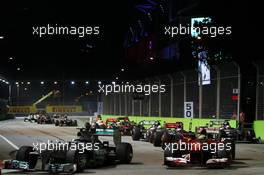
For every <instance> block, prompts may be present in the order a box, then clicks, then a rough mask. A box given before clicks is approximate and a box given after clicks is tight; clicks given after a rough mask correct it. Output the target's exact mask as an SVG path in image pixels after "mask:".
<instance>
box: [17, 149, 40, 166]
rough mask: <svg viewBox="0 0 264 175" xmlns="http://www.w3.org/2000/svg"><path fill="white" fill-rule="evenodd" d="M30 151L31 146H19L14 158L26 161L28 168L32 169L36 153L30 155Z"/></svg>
mask: <svg viewBox="0 0 264 175" xmlns="http://www.w3.org/2000/svg"><path fill="white" fill-rule="evenodd" d="M30 152H33V147H32V146H21V147H20V148H19V150H18V151H17V153H16V160H19V161H25V162H28V164H29V169H34V168H35V166H36V164H37V161H38V155H30Z"/></svg>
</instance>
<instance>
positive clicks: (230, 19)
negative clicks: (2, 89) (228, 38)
mask: <svg viewBox="0 0 264 175" xmlns="http://www.w3.org/2000/svg"><path fill="white" fill-rule="evenodd" d="M165 1H166V0H165ZM87 2H88V3H85V2H84V1H79V3H77V2H76V1H74V2H72V3H68V2H65V1H64V2H63V3H54V2H52V3H45V4H43V3H41V4H40V3H37V2H34V3H21V2H20V3H11V2H10V3H9V4H2V5H1V6H0V16H1V18H0V36H4V39H1V40H0V60H1V64H0V74H1V75H4V76H5V77H8V78H10V79H17V80H19V79H72V78H75V79H87V78H91V79H96V78H97V79H99V78H105V79H111V78H113V77H115V76H123V77H124V78H126V77H127V78H128V77H130V78H131V77H133V76H134V75H135V77H136V76H137V75H142V76H147V75H149V74H147V73H148V72H151V73H153V74H155V73H157V74H159V73H164V72H166V71H168V72H173V71H176V70H177V69H178V68H181V67H186V66H184V64H188V61H185V62H184V61H182V62H180V63H177V62H175V61H174V62H168V63H161V62H156V63H152V64H148V63H143V64H144V66H142V63H138V64H137V63H136V64H133V65H130V63H126V62H125V61H124V47H123V44H124V40H125V36H126V33H127V31H128V28H129V26H130V24H131V23H133V22H134V20H135V13H136V12H135V6H136V5H138V4H144V3H145V2H146V1H143V0H137V1H132V0H123V1H87ZM175 2H176V1H175ZM194 3H198V4H200V5H199V6H198V7H197V8H196V9H192V10H189V11H187V12H186V14H183V15H184V16H193V15H199V14H202V13H203V14H204V15H214V16H217V17H218V19H219V21H221V22H222V23H223V24H225V23H226V24H231V25H232V27H233V36H232V37H233V38H232V43H230V47H231V48H230V50H232V51H233V57H234V60H236V61H238V62H241V64H243V62H245V63H246V62H247V61H251V60H252V59H259V58H260V45H258V44H256V42H255V39H256V38H258V36H259V35H260V33H259V32H260V29H259V25H260V23H261V20H259V18H260V11H258V10H254V9H255V8H256V7H257V6H258V4H254V3H253V2H250V3H249V2H238V1H227V0H224V1H220V0H217V1H213V2H211V1H208V0H206V1H193V0H188V1H182V0H181V1H177V3H175V6H174V7H171V8H175V11H176V12H175V11H174V13H175V14H177V10H176V9H183V8H185V7H187V6H189V5H191V4H194ZM250 9H251V10H253V11H252V12H251V11H250ZM201 12H202V13H201ZM157 20H159V19H157ZM47 24H59V25H72V26H97V25H98V26H100V35H99V36H89V37H84V38H78V37H76V36H67V37H64V36H46V37H43V38H38V37H36V36H33V35H32V32H33V30H32V27H33V26H38V25H40V26H41V25H44V26H45V25H47ZM154 34H155V31H154ZM182 52H183V53H181V54H182V55H187V57H188V54H186V53H184V51H182ZM10 57H12V58H13V59H12V60H10V59H9V58H10ZM188 59H189V58H186V60H188ZM176 66H177V68H175V67H176ZM18 67H19V68H20V69H21V70H20V71H17V68H18ZM123 68H124V69H125V71H124V72H123V75H121V74H122V73H121V69H123ZM156 70H162V71H156Z"/></svg>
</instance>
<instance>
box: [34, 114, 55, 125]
mask: <svg viewBox="0 0 264 175" xmlns="http://www.w3.org/2000/svg"><path fill="white" fill-rule="evenodd" d="M37 123H38V124H53V123H54V119H53V117H51V116H49V115H40V116H39V117H38V120H37Z"/></svg>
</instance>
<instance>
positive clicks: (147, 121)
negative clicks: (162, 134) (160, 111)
mask: <svg viewBox="0 0 264 175" xmlns="http://www.w3.org/2000/svg"><path fill="white" fill-rule="evenodd" d="M158 122H160V121H159V120H142V121H140V122H139V124H142V125H154V124H156V123H158Z"/></svg>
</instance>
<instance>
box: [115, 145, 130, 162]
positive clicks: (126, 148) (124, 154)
mask: <svg viewBox="0 0 264 175" xmlns="http://www.w3.org/2000/svg"><path fill="white" fill-rule="evenodd" d="M116 156H117V160H119V161H120V162H119V163H120V164H129V163H130V162H131V160H132V158H133V148H132V146H131V144H130V143H118V144H117V145H116Z"/></svg>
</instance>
